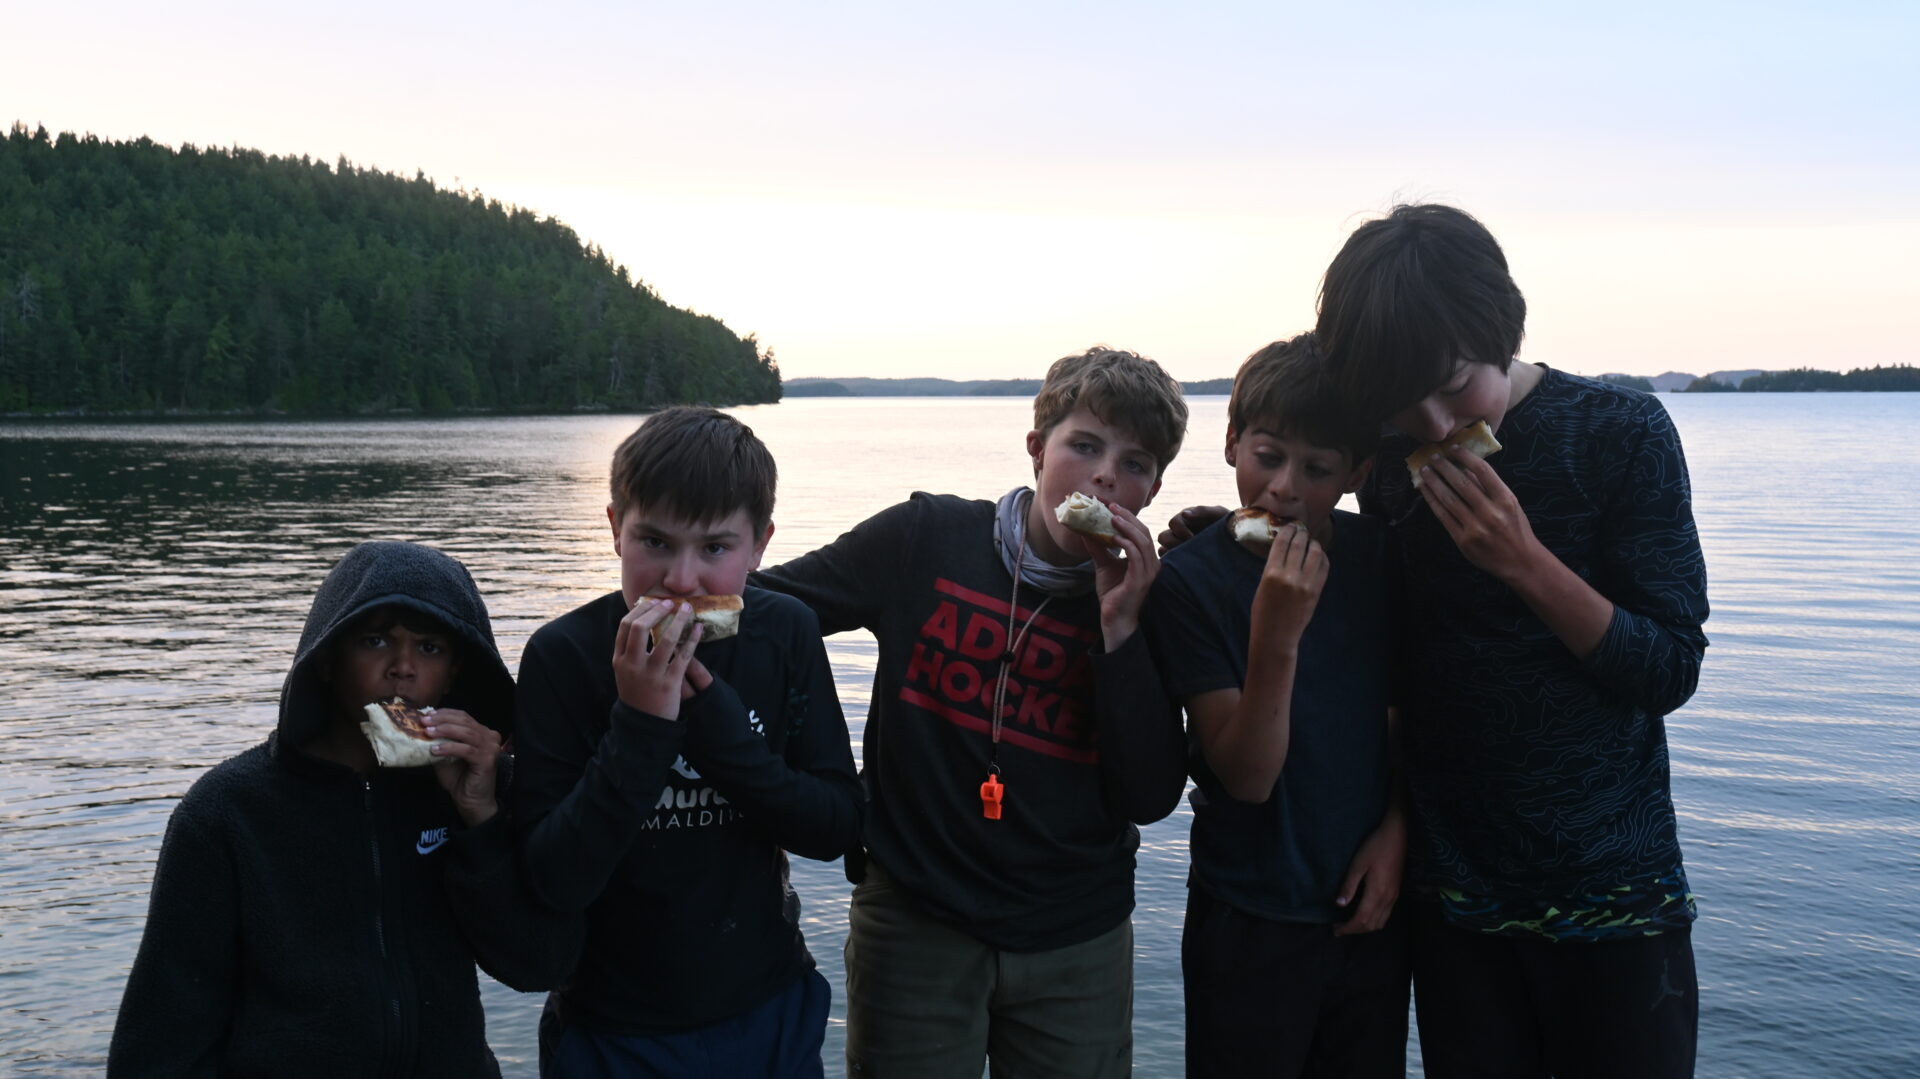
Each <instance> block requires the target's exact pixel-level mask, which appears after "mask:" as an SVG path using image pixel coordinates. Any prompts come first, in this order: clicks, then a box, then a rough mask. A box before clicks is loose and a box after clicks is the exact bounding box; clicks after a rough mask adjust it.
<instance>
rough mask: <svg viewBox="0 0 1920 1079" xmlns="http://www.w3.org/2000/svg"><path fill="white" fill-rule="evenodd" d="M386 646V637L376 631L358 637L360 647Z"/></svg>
mask: <svg viewBox="0 0 1920 1079" xmlns="http://www.w3.org/2000/svg"><path fill="white" fill-rule="evenodd" d="M386 646H387V638H386V637H385V636H383V635H381V634H378V633H369V634H367V635H366V636H364V637H362V638H360V647H362V648H385V647H386Z"/></svg>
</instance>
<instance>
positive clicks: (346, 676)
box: [108, 543, 577, 1079]
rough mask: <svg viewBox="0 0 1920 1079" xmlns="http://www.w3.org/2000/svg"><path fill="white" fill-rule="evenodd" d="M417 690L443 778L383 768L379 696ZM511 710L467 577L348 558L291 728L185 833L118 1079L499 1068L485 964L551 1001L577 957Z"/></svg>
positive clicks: (128, 1010)
mask: <svg viewBox="0 0 1920 1079" xmlns="http://www.w3.org/2000/svg"><path fill="white" fill-rule="evenodd" d="M395 696H399V697H403V698H405V699H406V700H408V701H409V702H410V703H412V704H414V705H416V706H422V707H425V706H437V710H436V711H435V712H434V713H433V714H432V715H433V720H432V723H431V725H430V727H429V732H430V733H431V734H432V735H434V736H435V737H436V738H442V739H446V742H445V744H444V745H441V746H438V747H436V750H435V755H436V756H438V757H440V758H442V759H441V760H439V761H438V762H437V763H436V764H435V765H434V766H433V767H432V768H406V769H400V768H393V769H378V768H376V767H375V766H374V759H373V753H372V750H371V748H370V747H369V745H368V743H367V741H366V739H365V737H363V736H362V735H361V733H360V731H359V727H358V724H359V720H360V719H361V718H363V714H362V706H364V705H366V704H368V703H370V702H372V701H375V700H384V699H388V698H391V697H395ZM512 717H513V681H512V679H511V677H509V675H508V674H507V669H506V666H505V664H503V663H502V662H501V660H500V653H499V652H498V650H497V649H496V648H495V646H494V643H493V631H492V628H491V626H490V625H489V622H488V618H487V609H486V605H485V604H484V603H483V602H482V601H481V599H480V594H479V591H478V590H477V589H476V588H475V587H474V583H473V578H472V577H471V576H469V575H468V573H467V570H466V567H464V566H462V565H461V564H460V563H459V562H457V561H455V560H454V559H452V558H449V557H447V556H446V555H444V554H441V553H439V552H438V551H434V550H431V549H429V548H426V547H420V546H416V545H414V544H408V543H364V544H361V545H360V546H358V547H355V548H354V549H353V550H351V551H349V552H348V553H347V555H346V557H345V558H343V559H341V560H340V563H339V564H338V565H336V566H335V567H334V568H333V570H332V572H330V573H329V574H328V575H327V579H326V581H325V582H324V583H323V584H322V585H321V586H320V591H319V593H318V594H316V595H315V596H314V600H313V608H312V610H311V611H310V612H309V614H308V615H307V623H306V627H305V629H304V630H302V632H301V635H300V647H299V651H298V653H297V654H296V655H295V658H294V663H293V668H292V670H291V671H289V672H288V674H287V679H286V683H285V685H284V686H283V687H282V689H281V694H280V720H279V725H278V729H277V730H275V731H274V733H273V734H272V735H270V736H269V737H268V738H267V740H266V741H265V742H264V743H262V744H260V745H258V746H255V747H254V748H252V749H249V750H247V751H246V752H244V753H242V754H240V755H239V756H237V757H234V758H232V759H230V760H228V761H226V762H225V763H223V764H220V765H218V766H217V767H215V768H213V769H212V770H211V771H209V772H208V773H207V774H206V775H204V776H202V777H201V778H200V780H199V781H198V782H196V783H195V784H194V785H193V787H192V788H191V789H190V790H188V791H187V794H186V797H184V798H183V799H181V801H180V805H179V806H178V807H177V808H176V809H175V810H174V813H173V816H172V818H171V819H170V820H169V821H168V823H167V834H166V839H165V840H164V842H163V844H162V846H161V849H160V862H159V865H158V867H157V868H156V870H155V873H154V883H153V894H152V899H151V905H150V907H149V908H148V912H147V928H146V933H145V935H144V936H143V937H142V938H141V941H140V951H139V954H138V955H137V956H136V957H135V959H134V963H133V969H132V971H131V973H130V974H129V975H128V978H127V988H126V995H125V996H124V998H123V999H122V1000H121V1004H120V1015H119V1018H118V1020H117V1021H116V1023H115V1025H114V1032H113V1046H112V1049H111V1052H110V1056H109V1058H108V1071H109V1074H111V1075H114V1076H135V1075H216V1074H217V1075H223V1076H224V1075H272V1076H301V1075H313V1076H329V1077H331V1076H343V1075H403V1076H442V1075H444V1076H460V1077H462V1079H469V1077H472V1076H497V1075H499V1074H500V1069H499V1066H498V1064H497V1063H496V1062H495V1060H494V1057H493V1054H492V1052H491V1051H490V1050H489V1049H488V1048H487V1043H486V1029H485V1017H484V1015H483V1013H482V1010H481V1005H480V992H479V985H478V983H477V981H476V979H475V977H474V972H473V965H474V961H475V960H476V959H478V960H479V962H480V964H481V966H483V967H485V968H486V970H487V972H488V973H490V974H492V975H493V976H494V977H495V978H498V979H499V980H500V981H502V982H505V983H506V984H508V985H510V986H513V987H514V988H517V989H521V990H531V989H538V988H544V987H545V986H546V985H548V984H551V983H552V982H553V981H555V980H557V978H558V976H559V975H560V974H563V973H564V969H563V968H564V965H565V963H564V959H565V958H566V957H569V956H570V955H571V953H572V951H573V950H574V948H575V947H576V946H577V936H576V932H577V928H576V924H575V923H574V922H573V921H572V920H570V919H566V918H563V917H561V916H559V915H555V914H552V913H550V912H548V911H546V910H545V909H544V908H541V907H540V906H539V904H538V902H537V900H535V899H534V898H533V896H532V893H531V892H530V891H528V890H527V889H526V888H525V887H524V884H523V879H522V876H521V874H519V873H518V872H517V871H516V869H515V858H514V851H513V843H512V838H511V830H510V828H509V826H508V824H507V821H506V819H505V815H504V814H503V813H500V812H499V811H498V809H499V802H498V800H497V799H496V792H495V788H496V783H495V765H496V762H497V760H498V757H499V753H500V744H501V738H502V736H503V735H504V734H505V733H506V732H507V731H508V729H509V728H510V725H511V721H512ZM555 968H562V969H555Z"/></svg>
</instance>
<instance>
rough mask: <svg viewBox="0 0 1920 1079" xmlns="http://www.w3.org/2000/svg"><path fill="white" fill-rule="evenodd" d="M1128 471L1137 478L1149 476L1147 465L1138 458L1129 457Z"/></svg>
mask: <svg viewBox="0 0 1920 1079" xmlns="http://www.w3.org/2000/svg"><path fill="white" fill-rule="evenodd" d="M1126 469H1127V471H1128V472H1131V473H1133V474H1134V475H1136V476H1144V475H1146V474H1147V463H1146V462H1145V461H1141V460H1138V459H1137V458H1132V457H1129V458H1127V462H1126Z"/></svg>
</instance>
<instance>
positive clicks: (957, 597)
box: [757, 349, 1186, 1079]
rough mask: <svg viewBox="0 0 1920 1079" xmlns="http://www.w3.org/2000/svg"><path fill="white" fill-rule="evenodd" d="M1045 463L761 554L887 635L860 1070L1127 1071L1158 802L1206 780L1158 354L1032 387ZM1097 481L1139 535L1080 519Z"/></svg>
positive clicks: (851, 943) (1123, 357)
mask: <svg viewBox="0 0 1920 1079" xmlns="http://www.w3.org/2000/svg"><path fill="white" fill-rule="evenodd" d="M1034 411H1035V424H1034V427H1035V429H1034V430H1033V431H1032V432H1030V433H1029V434H1028V436H1027V449H1028V453H1029V454H1030V455H1031V457H1032V459H1033V464H1034V471H1035V484H1034V489H1032V490H1029V489H1027V488H1025V487H1020V488H1016V489H1014V490H1013V491H1010V492H1008V493H1007V495H1006V496H1004V497H1003V498H1001V499H1000V500H999V502H998V503H997V504H996V503H993V502H986V501H973V500H967V499H961V498H955V497H951V496H937V495H927V494H915V495H914V496H913V497H912V498H910V499H909V500H908V501H906V502H904V503H901V504H900V505H897V506H894V507H892V508H891V509H888V510H885V511H883V512H881V513H880V514H878V515H876V516H874V517H873V518H872V519H870V520H868V521H866V522H864V523H862V524H860V525H859V526H857V527H855V528H854V529H853V530H852V531H851V532H849V533H847V534H846V535H844V536H842V537H840V538H839V539H838V540H836V541H834V542H833V543H832V544H829V545H828V546H827V547H824V548H822V549H821V550H818V551H815V552H813V553H812V554H809V555H806V556H804V557H802V558H799V559H796V560H794V561H792V562H789V563H786V564H785V565H782V566H779V567H776V568H775V569H772V570H769V571H766V572H764V573H762V574H759V575H758V577H757V581H758V583H762V584H764V585H765V586H766V587H769V588H773V589H777V590H779V591H781V592H785V593H788V594H791V595H794V596H797V597H799V598H800V599H802V600H804V601H805V602H806V604H807V605H808V606H809V607H811V608H813V610H814V611H815V612H816V613H817V614H818V615H819V617H820V623H821V628H822V629H823V630H824V631H826V632H829V633H833V632H839V631H842V630H847V629H852V628H855V627H864V628H866V629H869V630H871V631H872V632H873V634H874V636H875V638H876V639H877V641H878V644H879V653H880V654H879V663H878V665H877V668H876V671H875V675H874V688H873V698H872V703H871V706H870V709H869V712H868V716H867V725H866V728H865V735H864V738H863V757H864V763H865V771H864V780H865V785H866V788H867V792H868V797H869V799H870V808H869V813H868V821H867V829H866V850H867V853H868V854H869V855H870V857H871V861H870V864H868V865H867V866H866V868H865V873H864V877H863V878H862V879H859V880H858V882H857V884H858V886H857V887H856V888H855V889H854V895H853V906H852V909H851V912H850V919H849V922H850V924H849V929H848V943H847V982H848V988H847V1001H848V1021H847V1026H848V1030H847V1043H848V1044H847V1064H848V1070H849V1072H850V1073H851V1074H878V1075H883V1076H884V1075H915V1076H948V1075H952V1076H966V1077H967V1079H977V1077H978V1076H979V1074H980V1071H981V1066H982V1062H983V1058H991V1059H992V1063H993V1070H994V1073H995V1074H996V1075H1074V1076H1106V1075H1120V1074H1124V1073H1125V1072H1126V1071H1127V1069H1128V1067H1129V1065H1130V1062H1131V1054H1132V1032H1131V1024H1132V1010H1131V1004H1132V995H1131V989H1132V934H1131V923H1130V921H1129V915H1130V914H1131V913H1132V910H1133V868H1134V851H1135V849H1136V848H1137V847H1138V845H1139V832H1138V829H1137V828H1136V827H1135V825H1136V824H1144V823H1148V822H1151V821H1155V820H1158V819H1160V818H1162V817H1164V816H1166V815H1167V814H1168V813H1169V812H1171V811H1172V810H1173V808H1174V806H1175V805H1177V804H1178V801H1179V797H1180V794H1181V792H1182V790H1183V789H1184V787H1185V782H1186V776H1185V761H1184V755H1185V740H1184V735H1183V733H1182V731H1181V728H1180V721H1179V714H1178V710H1177V709H1176V708H1175V707H1174V706H1173V704H1172V702H1171V700H1170V699H1169V698H1168V696H1167V694H1166V692H1165V690H1164V689H1163V688H1162V687H1161V685H1160V682H1159V678H1158V674H1157V672H1156V670H1155V668H1154V664H1153V662H1152V660H1151V658H1150V657H1149V655H1148V652H1147V649H1146V645H1145V642H1144V641H1143V639H1142V634H1141V633H1139V632H1138V628H1139V620H1140V615H1141V609H1142V604H1143V603H1144V600H1145V598H1146V595H1147V592H1148V589H1149V588H1150V586H1151V585H1152V582H1153V579H1154V576H1155V574H1156V573H1157V571H1158V566H1159V563H1158V559H1157V558H1156V557H1155V555H1154V551H1153V544H1152V540H1151V538H1150V537H1149V535H1148V534H1147V532H1146V529H1145V528H1144V527H1143V526H1142V525H1141V524H1140V523H1139V521H1138V519H1137V518H1136V517H1135V516H1134V513H1135V511H1138V510H1139V509H1140V508H1142V507H1143V506H1145V505H1146V503H1147V501H1148V500H1149V499H1151V498H1152V496H1153V494H1154V493H1155V492H1156V491H1157V490H1158V489H1159V485H1160V477H1161V476H1162V475H1163V474H1164V471H1165V468H1166V466H1167V464H1168V463H1169V462H1170V461H1171V460H1172V458H1173V456H1174V454H1175V453H1176V452H1177V451H1178V449H1179V445H1180V441H1181V438H1182V436H1183V435H1184V433H1185V426H1186V405H1185V402H1184V400H1183V399H1182V398H1181V395H1180V389H1179V386H1178V384H1177V383H1175V382H1174V381H1173V380H1172V379H1171V378H1170V377H1168V376H1167V375H1166V373H1165V372H1164V371H1162V370H1161V369H1160V367H1159V366H1158V365H1157V364H1154V363H1153V362H1152V361H1150V360H1146V359H1144V358H1142V357H1139V356H1136V355H1134V354H1132V353H1126V352H1118V351H1114V350H1109V349H1095V350H1092V351H1089V352H1088V353H1086V354H1084V355H1081V356H1074V357H1069V358H1067V359H1064V360H1061V361H1060V362H1058V363H1056V364H1055V365H1054V367H1053V369H1052V370H1051V371H1049V372H1048V376H1047V380H1046V384H1045V385H1044V386H1043V388H1042V390H1041V392H1040V394H1039V396H1038V397H1036V399H1035V402H1034ZM1075 491H1079V492H1081V493H1083V494H1087V495H1091V496H1095V497H1098V498H1099V499H1100V501H1101V502H1103V503H1104V504H1106V505H1107V506H1108V507H1109V508H1110V509H1111V511H1112V514H1113V518H1114V533H1115V543H1116V546H1117V549H1118V550H1121V551H1124V552H1125V553H1124V557H1122V556H1121V555H1120V554H1118V553H1116V550H1115V549H1110V548H1108V547H1104V546H1099V545H1097V544H1094V543H1090V542H1088V541H1086V540H1084V539H1083V538H1081V537H1079V536H1078V535H1077V534H1075V533H1072V532H1070V531H1068V530H1067V529H1066V528H1065V527H1064V526H1063V525H1062V524H1061V522H1060V521H1059V520H1058V518H1057V517H1056V516H1055V513H1054V508H1055V507H1056V506H1058V505H1060V504H1061V502H1062V501H1063V500H1064V499H1065V498H1066V497H1067V496H1068V495H1070V494H1072V493H1074V492H1075ZM854 875H855V876H860V874H859V873H858V872H856V873H855V874H854Z"/></svg>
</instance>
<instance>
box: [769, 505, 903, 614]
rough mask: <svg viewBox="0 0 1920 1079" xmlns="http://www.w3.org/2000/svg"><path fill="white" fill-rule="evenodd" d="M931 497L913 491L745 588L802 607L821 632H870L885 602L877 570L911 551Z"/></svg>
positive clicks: (893, 562) (885, 596)
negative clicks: (760, 590)
mask: <svg viewBox="0 0 1920 1079" xmlns="http://www.w3.org/2000/svg"><path fill="white" fill-rule="evenodd" d="M935 497H936V496H934V495H929V494H926V493H924V492H915V493H914V495H913V497H912V498H910V499H908V500H907V501H905V502H901V503H898V504H896V505H893V506H889V507H888V508H886V509H884V510H881V511H880V512H879V513H876V514H874V515H873V516H872V517H869V518H867V519H866V520H864V521H862V522H860V523H859V524H857V525H854V526H853V528H852V529H850V530H848V531H847V532H844V533H842V534H841V535H840V537H839V538H838V539H836V540H834V541H833V542H832V543H829V544H827V545H826V546H825V547H821V548H819V549H818V550H815V551H810V552H808V553H807V554H803V555H801V556H800V557H799V558H796V559H793V560H792V561H789V562H783V563H781V564H780V565H778V566H774V567H773V568H772V569H765V570H761V571H759V572H757V573H754V574H753V575H751V576H750V577H749V578H748V579H747V583H749V584H751V585H753V586H755V587H757V588H764V589H766V590H768V591H770V592H780V593H783V594H785V595H789V596H792V597H793V598H795V599H797V600H799V601H800V602H802V603H804V604H806V605H807V607H808V608H810V609H811V610H812V611H813V613H814V615H815V616H816V617H817V618H818V619H819V624H820V632H822V633H826V634H832V633H843V632H845V631H847V630H850V629H861V628H865V629H872V628H873V627H874V626H876V625H877V624H879V621H880V616H881V613H882V611H883V609H884V608H885V606H886V603H887V601H888V599H889V598H890V597H889V595H888V591H887V589H886V588H885V587H884V583H885V581H886V580H887V578H886V577H885V576H884V574H883V567H886V566H891V565H896V564H898V563H899V562H900V560H901V559H902V558H903V557H904V555H905V552H906V551H908V550H910V549H911V548H912V547H913V544H914V543H915V542H916V537H917V535H918V531H919V527H920V522H921V520H922V518H923V516H924V514H925V510H926V507H927V506H928V505H929V504H930V503H931V502H932V501H933V499H935Z"/></svg>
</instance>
